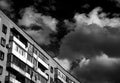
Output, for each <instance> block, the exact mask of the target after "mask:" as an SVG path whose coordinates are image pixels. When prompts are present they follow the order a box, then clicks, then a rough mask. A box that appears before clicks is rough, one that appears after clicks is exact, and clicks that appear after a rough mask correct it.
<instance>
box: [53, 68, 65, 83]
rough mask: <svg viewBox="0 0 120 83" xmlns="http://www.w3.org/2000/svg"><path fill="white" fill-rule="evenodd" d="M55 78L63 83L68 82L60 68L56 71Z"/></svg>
mask: <svg viewBox="0 0 120 83" xmlns="http://www.w3.org/2000/svg"><path fill="white" fill-rule="evenodd" d="M55 78H58V79H59V80H61V81H62V82H63V83H67V82H66V76H65V75H64V73H62V72H61V71H60V70H59V69H58V68H56V69H55Z"/></svg>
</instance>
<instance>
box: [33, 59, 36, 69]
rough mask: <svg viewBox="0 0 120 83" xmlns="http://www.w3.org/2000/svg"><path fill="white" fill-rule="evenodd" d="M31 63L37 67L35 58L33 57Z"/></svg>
mask: <svg viewBox="0 0 120 83" xmlns="http://www.w3.org/2000/svg"><path fill="white" fill-rule="evenodd" d="M33 64H34V66H36V67H37V60H36V59H35V58H34V59H33Z"/></svg>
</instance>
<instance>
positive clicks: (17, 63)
mask: <svg viewBox="0 0 120 83" xmlns="http://www.w3.org/2000/svg"><path fill="white" fill-rule="evenodd" d="M12 63H13V64H15V65H16V66H18V67H19V68H20V69H22V70H23V71H26V64H25V63H23V62H22V61H20V60H19V59H18V58H17V57H15V56H13V61H12Z"/></svg>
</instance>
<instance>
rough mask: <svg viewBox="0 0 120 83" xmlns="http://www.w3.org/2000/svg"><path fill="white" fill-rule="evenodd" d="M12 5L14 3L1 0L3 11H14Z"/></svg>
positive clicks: (8, 0) (0, 6)
mask: <svg viewBox="0 0 120 83" xmlns="http://www.w3.org/2000/svg"><path fill="white" fill-rule="evenodd" d="M11 5H12V1H10V0H0V8H1V9H2V10H7V11H12V10H13V9H12V8H11Z"/></svg>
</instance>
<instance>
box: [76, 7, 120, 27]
mask: <svg viewBox="0 0 120 83" xmlns="http://www.w3.org/2000/svg"><path fill="white" fill-rule="evenodd" d="M101 10H102V9H101V8H100V7H97V8H95V9H94V10H93V11H92V12H90V13H89V14H88V16H87V15H86V14H84V13H83V14H78V13H77V14H76V15H75V16H74V19H75V20H76V22H77V25H80V24H84V23H86V24H87V25H91V24H97V25H99V26H100V27H104V26H111V27H118V26H120V18H111V19H110V18H107V17H106V16H107V14H105V13H100V14H98V13H99V12H100V11H101Z"/></svg>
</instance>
